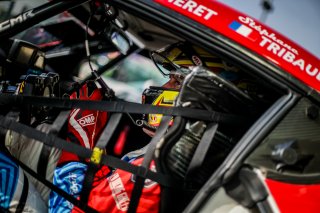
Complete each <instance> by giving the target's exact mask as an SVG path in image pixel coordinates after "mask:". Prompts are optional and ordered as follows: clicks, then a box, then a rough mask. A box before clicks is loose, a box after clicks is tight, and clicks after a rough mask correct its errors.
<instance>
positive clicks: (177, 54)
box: [142, 42, 228, 130]
mask: <svg viewBox="0 0 320 213" xmlns="http://www.w3.org/2000/svg"><path fill="white" fill-rule="evenodd" d="M150 57H151V59H152V60H153V62H154V64H155V65H156V67H157V68H158V70H159V71H160V72H161V74H162V75H163V76H164V77H166V78H168V80H169V81H170V80H171V79H172V78H174V80H175V81H176V82H178V84H177V86H176V87H175V88H172V87H171V88H166V87H163V86H162V87H155V86H151V87H149V88H147V89H145V90H144V92H143V94H142V103H143V104H151V105H155V106H164V107H172V106H174V104H175V100H176V97H177V96H178V95H179V89H180V85H181V83H182V82H183V80H184V78H185V76H186V75H188V74H189V73H190V72H191V70H192V68H193V67H195V66H203V67H206V68H208V69H210V70H211V71H212V72H214V73H219V74H222V73H223V72H225V71H226V67H227V68H228V66H227V64H226V63H224V61H223V60H222V59H221V58H220V57H217V56H215V55H212V54H210V53H208V52H207V51H205V50H204V49H202V48H200V47H197V46H194V45H192V44H190V43H188V42H177V43H174V44H171V45H168V46H166V47H164V48H161V49H159V50H156V51H151V52H150ZM161 118H162V115H161V114H144V115H143V119H142V121H143V122H144V124H145V126H146V127H148V128H149V129H151V130H155V129H156V128H157V127H158V126H159V124H160V121H161Z"/></svg>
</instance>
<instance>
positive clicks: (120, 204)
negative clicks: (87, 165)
mask: <svg viewBox="0 0 320 213" xmlns="http://www.w3.org/2000/svg"><path fill="white" fill-rule="evenodd" d="M108 182H109V187H110V189H111V191H112V196H113V199H114V201H115V202H116V206H117V208H118V209H119V210H121V211H127V210H128V207H129V203H130V199H129V197H128V194H127V192H126V190H125V188H124V186H123V183H122V180H121V178H120V176H119V174H118V173H114V174H112V175H111V176H110V177H109V178H108Z"/></svg>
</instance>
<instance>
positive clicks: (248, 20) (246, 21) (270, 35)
mask: <svg viewBox="0 0 320 213" xmlns="http://www.w3.org/2000/svg"><path fill="white" fill-rule="evenodd" d="M239 21H241V22H242V23H244V24H247V25H249V26H250V27H251V28H252V29H254V30H256V31H257V32H258V33H259V34H260V35H261V36H265V37H268V38H269V39H271V40H272V41H274V42H275V43H277V44H279V45H281V46H283V47H285V48H286V49H288V50H290V51H291V52H293V53H295V54H297V55H298V54H299V53H298V51H297V50H296V49H295V48H293V47H292V46H291V45H289V44H287V43H286V42H284V41H282V40H281V39H279V38H277V36H276V35H275V34H274V33H270V32H269V31H268V30H266V29H264V28H263V27H262V26H261V25H258V24H257V23H256V22H255V21H254V20H253V19H251V18H249V17H242V16H239Z"/></svg>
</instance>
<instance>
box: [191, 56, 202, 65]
mask: <svg viewBox="0 0 320 213" xmlns="http://www.w3.org/2000/svg"><path fill="white" fill-rule="evenodd" d="M192 61H193V63H194V64H195V65H197V66H202V61H201V59H200V58H199V57H198V56H195V55H193V56H192Z"/></svg>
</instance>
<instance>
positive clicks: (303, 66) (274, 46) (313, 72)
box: [259, 36, 320, 81]
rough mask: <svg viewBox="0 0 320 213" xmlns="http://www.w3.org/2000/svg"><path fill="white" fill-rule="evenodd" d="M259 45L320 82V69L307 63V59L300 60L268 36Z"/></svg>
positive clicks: (263, 37)
mask: <svg viewBox="0 0 320 213" xmlns="http://www.w3.org/2000/svg"><path fill="white" fill-rule="evenodd" d="M259 45H260V46H261V47H263V48H266V49H267V50H268V51H269V52H271V53H272V54H274V55H276V56H277V57H279V58H281V59H283V60H284V61H286V62H288V63H290V64H291V65H292V66H294V67H297V68H299V69H300V70H301V71H304V72H306V73H307V75H309V76H310V77H315V78H316V79H317V80H318V81H320V73H319V69H318V68H317V67H316V66H314V65H312V64H310V63H308V62H306V61H305V59H303V58H299V56H298V55H297V54H294V53H293V52H291V51H290V50H287V49H286V48H284V47H283V46H280V45H279V44H278V43H276V42H274V41H272V40H271V39H269V38H268V37H266V36H262V41H261V42H260V44H259Z"/></svg>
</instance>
